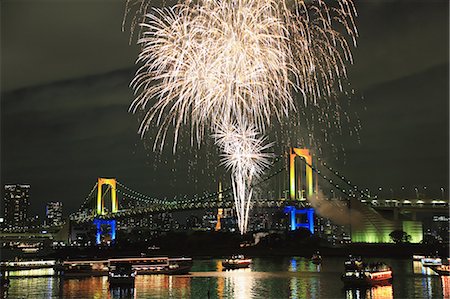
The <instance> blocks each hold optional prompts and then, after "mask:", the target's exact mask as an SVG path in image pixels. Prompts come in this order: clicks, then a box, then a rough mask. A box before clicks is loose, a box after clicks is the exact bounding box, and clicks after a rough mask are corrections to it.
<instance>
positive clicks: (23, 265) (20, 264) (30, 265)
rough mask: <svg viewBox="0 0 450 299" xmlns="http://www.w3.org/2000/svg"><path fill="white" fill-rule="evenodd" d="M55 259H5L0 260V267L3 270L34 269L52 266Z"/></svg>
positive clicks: (54, 263)
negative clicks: (3, 260)
mask: <svg viewBox="0 0 450 299" xmlns="http://www.w3.org/2000/svg"><path fill="white" fill-rule="evenodd" d="M55 265H56V261H55V260H40V261H5V262H0V267H1V268H2V269H4V270H5V271H19V270H34V269H45V268H54V267H55Z"/></svg>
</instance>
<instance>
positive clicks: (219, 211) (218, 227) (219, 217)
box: [215, 181, 223, 231]
mask: <svg viewBox="0 0 450 299" xmlns="http://www.w3.org/2000/svg"><path fill="white" fill-rule="evenodd" d="M217 199H218V201H219V203H221V202H222V199H223V194H222V182H221V181H219V196H218V198H217ZM222 218H223V209H222V208H218V209H217V223H216V227H215V230H216V231H219V230H221V229H222V225H221V224H222V223H221V221H222Z"/></svg>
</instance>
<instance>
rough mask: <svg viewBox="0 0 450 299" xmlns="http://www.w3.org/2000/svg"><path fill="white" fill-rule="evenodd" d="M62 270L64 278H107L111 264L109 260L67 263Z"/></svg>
mask: <svg viewBox="0 0 450 299" xmlns="http://www.w3.org/2000/svg"><path fill="white" fill-rule="evenodd" d="M62 269H63V270H62V271H63V275H64V277H84V276H106V275H108V271H109V264H108V261H107V260H83V261H65V262H63V264H62Z"/></svg>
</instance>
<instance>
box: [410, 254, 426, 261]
mask: <svg viewBox="0 0 450 299" xmlns="http://www.w3.org/2000/svg"><path fill="white" fill-rule="evenodd" d="M424 258H426V256H424V255H419V254H414V255H413V261H421V260H422V259H424Z"/></svg>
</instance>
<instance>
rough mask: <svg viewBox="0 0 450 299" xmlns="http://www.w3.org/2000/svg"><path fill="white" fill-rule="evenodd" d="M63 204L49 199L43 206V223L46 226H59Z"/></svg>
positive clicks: (61, 222)
mask: <svg viewBox="0 0 450 299" xmlns="http://www.w3.org/2000/svg"><path fill="white" fill-rule="evenodd" d="M62 210H63V204H62V202H60V201H51V202H48V203H47V206H46V208H45V216H46V219H45V224H46V225H47V226H60V225H62V224H63V221H62V219H63V218H62Z"/></svg>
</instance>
